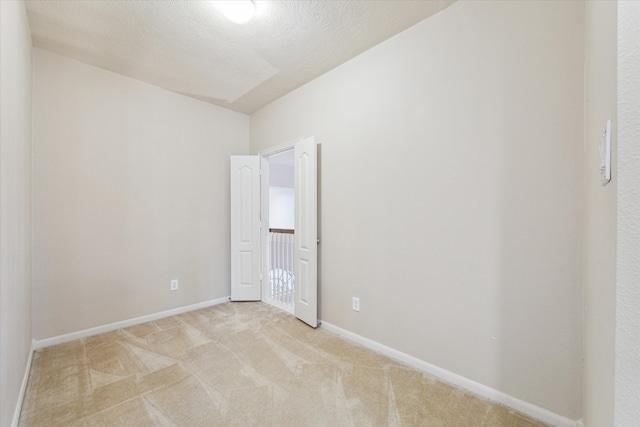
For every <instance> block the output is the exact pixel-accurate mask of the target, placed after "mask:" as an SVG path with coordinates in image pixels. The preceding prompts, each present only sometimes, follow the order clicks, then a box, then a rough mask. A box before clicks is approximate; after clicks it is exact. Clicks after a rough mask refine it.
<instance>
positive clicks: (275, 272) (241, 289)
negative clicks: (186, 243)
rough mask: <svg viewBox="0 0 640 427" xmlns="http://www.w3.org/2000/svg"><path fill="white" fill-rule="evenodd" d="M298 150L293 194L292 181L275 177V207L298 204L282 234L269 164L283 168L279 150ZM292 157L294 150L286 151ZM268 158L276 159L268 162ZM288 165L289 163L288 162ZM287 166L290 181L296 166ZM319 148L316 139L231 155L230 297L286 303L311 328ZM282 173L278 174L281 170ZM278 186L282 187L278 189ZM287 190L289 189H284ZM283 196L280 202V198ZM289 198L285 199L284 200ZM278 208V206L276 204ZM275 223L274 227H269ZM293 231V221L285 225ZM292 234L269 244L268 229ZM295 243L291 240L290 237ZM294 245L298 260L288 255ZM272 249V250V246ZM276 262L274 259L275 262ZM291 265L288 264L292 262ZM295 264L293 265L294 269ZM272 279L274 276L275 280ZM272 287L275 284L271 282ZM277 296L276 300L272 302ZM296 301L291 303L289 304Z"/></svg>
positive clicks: (315, 302)
mask: <svg viewBox="0 0 640 427" xmlns="http://www.w3.org/2000/svg"><path fill="white" fill-rule="evenodd" d="M291 149H293V150H292V153H293V197H291V189H290V188H289V189H287V188H288V187H289V186H290V184H287V185H283V183H278V182H277V181H274V185H273V187H274V191H272V193H273V194H274V202H275V204H276V205H278V204H283V205H285V206H286V205H289V207H290V206H291V204H292V203H293V205H294V209H293V211H294V213H293V218H294V219H293V230H295V231H294V234H291V232H290V231H289V232H287V233H278V229H277V225H276V223H270V222H269V210H270V209H269V176H270V173H269V167H270V163H271V162H272V163H273V164H274V166H275V168H276V169H278V168H279V166H281V165H279V163H281V162H279V161H278V160H282V159H278V158H277V157H274V158H271V157H272V156H274V155H275V154H279V153H281V152H284V151H291ZM287 154H288V156H289V158H291V154H290V153H287ZM267 158H271V159H269V160H267ZM283 163H284V164H285V165H286V164H287V162H283ZM290 163H291V162H290V161H289V163H288V164H289V167H288V168H282V169H285V170H286V169H288V170H289V172H288V175H289V178H288V179H289V182H290V179H291V178H290V176H291V167H290ZM317 169H318V147H317V145H316V143H315V139H314V138H313V137H308V138H302V139H299V140H297V141H295V142H291V143H288V144H286V145H285V144H283V145H282V146H279V147H274V148H272V149H270V150H268V151H266V152H260V153H259V154H258V155H254V156H251V155H242V156H231V162H230V173H231V175H230V178H231V179H230V181H231V182H230V184H231V200H230V201H231V230H230V234H231V248H230V249H231V300H232V301H259V300H265V301H267V302H270V303H274V305H276V306H281V305H286V306H288V310H291V309H293V314H294V315H295V316H296V317H297V318H298V319H300V320H302V321H303V322H305V323H307V324H308V325H309V326H311V327H313V328H315V327H317V326H318V247H317V245H318V243H319V240H318V177H317V176H318V171H317ZM276 173H277V172H276ZM277 188H279V189H277ZM283 189H284V190H283ZM283 195H284V197H279V199H280V200H277V199H278V197H276V196H283ZM282 200H284V203H280V202H282ZM276 209H277V208H276ZM276 212H277V213H274V215H275V216H276V217H280V219H285V220H286V218H287V217H290V216H291V214H290V209H289V210H288V211H287V210H283V211H282V212H280V211H276ZM270 224H273V227H270ZM282 226H284V227H286V228H285V230H291V229H292V228H291V222H290V220H289V222H288V223H285V224H283V225H282ZM270 228H273V232H274V233H278V234H286V235H288V237H289V238H291V237H293V239H292V240H293V244H292V245H291V244H287V243H278V242H277V241H276V243H275V245H267V242H268V241H269V240H268V239H269V230H270ZM289 242H291V240H289ZM291 246H293V251H288V252H289V253H291V252H292V253H293V261H291V258H290V255H288V254H287V251H286V249H287V247H288V249H290V248H291ZM272 248H273V249H272ZM281 248H282V249H285V251H284V255H285V256H286V258H285V259H286V261H285V262H284V263H282V264H280V265H273V266H272V265H271V263H272V262H273V263H275V261H276V259H277V255H274V256H272V255H271V253H270V252H272V251H273V252H277V253H280V249H281ZM272 260H273V261H272ZM287 263H288V264H287ZM291 265H293V268H292V267H291ZM271 277H273V280H271ZM272 285H273V286H272ZM274 299H275V301H273V300H274ZM289 301H292V303H289Z"/></svg>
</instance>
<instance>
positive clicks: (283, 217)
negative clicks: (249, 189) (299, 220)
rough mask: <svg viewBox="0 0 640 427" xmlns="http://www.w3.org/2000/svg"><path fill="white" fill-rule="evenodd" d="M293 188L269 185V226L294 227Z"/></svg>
mask: <svg viewBox="0 0 640 427" xmlns="http://www.w3.org/2000/svg"><path fill="white" fill-rule="evenodd" d="M294 193H295V191H294V189H293V188H286V187H269V228H280V229H285V230H293V229H294V228H295V218H294V210H295V205H294V203H293V202H294V199H295V194H294Z"/></svg>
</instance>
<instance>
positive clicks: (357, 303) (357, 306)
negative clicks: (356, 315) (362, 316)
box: [353, 297, 360, 311]
mask: <svg viewBox="0 0 640 427" xmlns="http://www.w3.org/2000/svg"><path fill="white" fill-rule="evenodd" d="M353 311H360V298H358V297H353Z"/></svg>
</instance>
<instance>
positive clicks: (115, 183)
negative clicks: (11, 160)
mask: <svg viewBox="0 0 640 427" xmlns="http://www.w3.org/2000/svg"><path fill="white" fill-rule="evenodd" d="M34 52H35V53H34V115H33V129H34V131H33V145H34V151H33V172H34V173H33V265H34V267H33V285H34V289H33V293H34V294H33V301H34V335H35V338H36V339H44V338H48V337H53V336H58V335H61V334H65V333H70V332H75V331H79V330H83V329H87V328H91V327H95V326H100V325H105V324H109V323H113V322H117V321H122V320H126V319H131V318H134V317H138V316H142V315H146V314H151V313H156V312H161V311H164V310H169V309H172V308H177V307H182V306H186V305H190V304H195V303H198V302H203V301H207V300H211V299H215V298H221V297H224V296H227V295H229V293H230V289H229V280H230V272H229V268H230V267H229V265H230V259H229V156H230V155H231V154H246V153H247V152H248V144H249V133H248V131H249V129H248V116H246V115H243V114H239V113H235V112H232V111H229V110H225V109H223V108H220V107H217V106H213V105H210V104H207V103H204V102H201V101H197V100H194V99H191V98H187V97H184V96H182V95H178V94H175V93H172V92H168V91H165V90H162V89H159V88H157V87H154V86H151V85H148V84H145V83H141V82H138V81H136V80H132V79H130V78H127V77H123V76H121V75H117V74H114V73H111V72H108V71H105V70H101V69H98V68H95V67H92V66H89V65H86V64H82V63H79V62H75V61H72V60H69V59H66V58H64V57H61V56H58V55H55V54H52V53H48V52H46V51H42V50H39V49H34ZM171 279H179V280H180V290H179V291H176V292H170V291H169V281H170V280H171Z"/></svg>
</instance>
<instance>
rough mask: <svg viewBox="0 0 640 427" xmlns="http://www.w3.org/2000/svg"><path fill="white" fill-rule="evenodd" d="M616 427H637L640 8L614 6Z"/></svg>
mask: <svg viewBox="0 0 640 427" xmlns="http://www.w3.org/2000/svg"><path fill="white" fill-rule="evenodd" d="M617 64H618V142H619V151H618V177H619V180H618V194H617V196H618V212H617V217H618V228H617V232H618V242H617V278H616V289H617V295H616V341H615V342H616V362H615V364H616V370H615V408H614V425H615V426H616V427H626V426H637V425H640V191H639V189H640V114H639V113H640V3H638V2H636V1H621V2H619V4H618V60H617Z"/></svg>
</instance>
